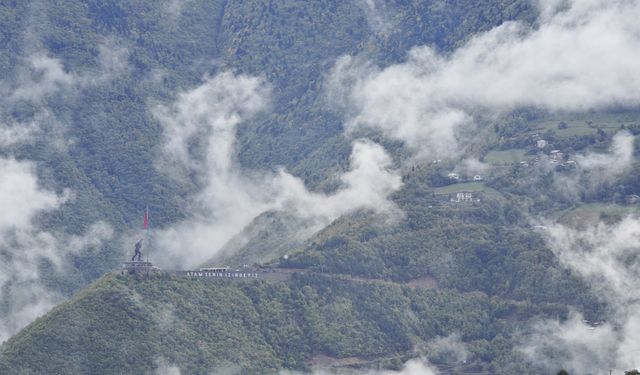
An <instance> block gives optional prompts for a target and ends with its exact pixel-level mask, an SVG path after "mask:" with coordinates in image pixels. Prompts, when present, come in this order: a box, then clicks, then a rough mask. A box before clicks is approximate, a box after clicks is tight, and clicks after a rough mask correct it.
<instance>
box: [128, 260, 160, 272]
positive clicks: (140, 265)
mask: <svg viewBox="0 0 640 375" xmlns="http://www.w3.org/2000/svg"><path fill="white" fill-rule="evenodd" d="M158 272H160V268H158V267H156V266H154V265H153V263H151V262H140V261H137V262H136V261H133V262H124V263H122V270H121V271H120V273H121V274H122V275H131V274H134V273H141V274H150V273H158Z"/></svg>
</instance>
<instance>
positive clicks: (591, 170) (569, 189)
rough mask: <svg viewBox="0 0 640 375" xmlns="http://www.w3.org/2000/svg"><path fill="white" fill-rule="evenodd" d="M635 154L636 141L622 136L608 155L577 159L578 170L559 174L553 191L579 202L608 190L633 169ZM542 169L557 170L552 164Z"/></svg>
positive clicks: (583, 155) (626, 134)
mask: <svg viewBox="0 0 640 375" xmlns="http://www.w3.org/2000/svg"><path fill="white" fill-rule="evenodd" d="M633 150H634V137H633V136H632V135H631V134H629V133H628V132H625V131H623V132H619V133H617V134H616V135H615V136H614V137H613V142H612V144H611V147H610V149H609V151H608V152H606V153H598V152H589V153H586V154H578V155H574V159H575V161H576V162H577V164H576V169H575V170H574V171H573V172H572V173H569V174H560V173H557V174H556V175H555V178H554V181H553V188H554V189H555V190H556V191H557V192H559V193H561V194H563V195H564V196H565V197H566V198H568V199H571V200H579V198H580V197H581V196H582V194H591V193H593V192H595V191H597V190H598V189H603V188H608V187H610V186H611V185H612V184H613V183H614V182H615V181H617V179H618V178H620V177H621V176H622V175H623V174H624V173H625V172H627V171H628V170H629V169H630V168H631V166H632V164H633V160H634V158H633ZM540 165H541V167H542V168H543V169H547V170H548V169H551V168H552V167H553V165H552V164H549V163H541V164H540Z"/></svg>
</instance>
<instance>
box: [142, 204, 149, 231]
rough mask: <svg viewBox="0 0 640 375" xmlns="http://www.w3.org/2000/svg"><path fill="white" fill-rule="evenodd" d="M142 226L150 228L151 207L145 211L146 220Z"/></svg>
mask: <svg viewBox="0 0 640 375" xmlns="http://www.w3.org/2000/svg"><path fill="white" fill-rule="evenodd" d="M142 228H144V229H149V207H147V211H146V212H145V213H144V222H143V224H142Z"/></svg>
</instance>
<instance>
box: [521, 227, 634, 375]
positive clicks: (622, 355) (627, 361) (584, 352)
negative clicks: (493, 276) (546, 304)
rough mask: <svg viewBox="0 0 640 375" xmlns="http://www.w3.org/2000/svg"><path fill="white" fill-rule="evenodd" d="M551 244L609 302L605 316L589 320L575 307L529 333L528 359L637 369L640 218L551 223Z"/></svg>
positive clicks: (589, 369)
mask: <svg viewBox="0 0 640 375" xmlns="http://www.w3.org/2000/svg"><path fill="white" fill-rule="evenodd" d="M547 228H548V229H547V231H548V232H547V234H548V238H547V239H548V242H549V245H550V248H551V249H552V251H553V252H554V253H555V255H556V256H557V257H558V259H559V260H560V262H561V263H562V264H563V265H565V266H566V267H568V268H569V269H571V270H572V271H573V272H575V273H576V274H578V275H579V276H581V277H582V278H583V279H584V280H585V281H587V282H588V283H589V285H590V286H591V288H592V289H593V290H594V292H595V293H596V294H597V295H598V296H600V298H602V299H603V300H604V301H606V302H607V303H608V304H609V309H610V313H609V315H608V317H607V321H606V322H604V323H602V324H601V325H599V326H597V327H595V328H594V327H592V326H591V325H590V324H585V323H584V322H583V321H582V316H581V315H580V314H578V313H575V312H573V313H572V314H571V316H570V318H569V319H568V320H567V321H565V322H562V323H560V322H558V321H544V322H541V323H539V324H537V325H536V326H535V327H534V328H533V333H532V334H531V335H529V336H526V337H525V341H526V343H525V344H524V346H523V347H522V348H521V350H522V351H523V352H524V353H525V354H526V355H527V356H528V358H529V359H530V360H532V361H533V362H534V363H537V364H539V365H546V366H548V367H549V368H550V369H554V368H555V369H556V370H557V369H558V368H561V367H564V368H566V369H567V370H569V371H570V372H571V373H580V374H582V373H595V372H605V371H606V370H607V369H609V368H624V369H631V368H636V367H637V366H638V365H639V364H640V341H638V338H637V332H640V331H639V329H640V302H639V301H640V280H639V279H638V278H637V270H638V267H639V266H640V246H639V245H638V243H640V219H639V218H638V217H627V218H625V219H623V220H622V221H620V222H619V223H616V224H604V223H598V224H597V225H591V226H585V227H583V228H581V229H576V228H571V227H567V226H564V225H561V224H550V225H547Z"/></svg>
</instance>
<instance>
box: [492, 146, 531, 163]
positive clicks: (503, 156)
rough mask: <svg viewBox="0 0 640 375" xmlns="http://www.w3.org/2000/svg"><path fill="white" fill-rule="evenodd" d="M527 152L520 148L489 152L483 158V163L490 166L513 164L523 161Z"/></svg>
mask: <svg viewBox="0 0 640 375" xmlns="http://www.w3.org/2000/svg"><path fill="white" fill-rule="evenodd" d="M526 152H527V151H526V150H525V149H522V148H514V149H511V150H503V151H489V153H488V154H487V155H486V156H485V157H484V162H485V163H489V164H492V165H505V164H514V163H518V162H520V161H522V160H524V155H525V153H526Z"/></svg>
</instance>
